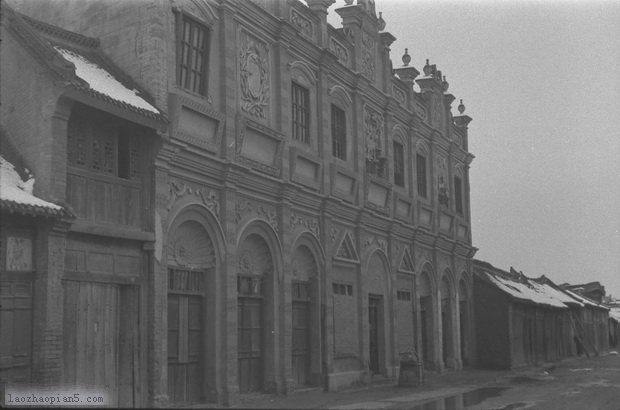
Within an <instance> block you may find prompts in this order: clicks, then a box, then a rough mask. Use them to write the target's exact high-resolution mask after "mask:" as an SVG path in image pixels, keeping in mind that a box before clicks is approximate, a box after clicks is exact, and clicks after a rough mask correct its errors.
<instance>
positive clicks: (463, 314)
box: [459, 279, 469, 365]
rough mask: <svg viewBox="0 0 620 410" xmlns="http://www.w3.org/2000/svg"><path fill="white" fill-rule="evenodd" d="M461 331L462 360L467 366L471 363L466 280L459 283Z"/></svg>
mask: <svg viewBox="0 0 620 410" xmlns="http://www.w3.org/2000/svg"><path fill="white" fill-rule="evenodd" d="M459 330H460V335H461V340H460V342H461V360H462V362H463V364H464V365H465V364H468V363H469V354H468V350H469V344H468V340H469V335H468V332H469V305H468V303H467V285H466V284H465V279H461V282H460V283H459Z"/></svg>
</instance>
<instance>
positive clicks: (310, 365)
mask: <svg viewBox="0 0 620 410" xmlns="http://www.w3.org/2000/svg"><path fill="white" fill-rule="evenodd" d="M317 269H318V268H317V263H316V260H315V257H314V255H313V253H312V251H311V250H310V248H309V247H308V246H306V245H299V246H297V248H296V249H295V251H294V252H293V257H292V261H291V287H292V289H291V299H292V320H291V327H292V329H291V338H292V340H291V350H292V351H291V360H292V362H291V363H292V376H293V383H294V384H295V386H304V385H312V384H315V383H317V382H318V381H319V380H318V379H319V376H320V372H321V367H320V364H321V359H320V343H321V339H320V312H319V303H318V302H319V301H318V295H319V287H318V270H317Z"/></svg>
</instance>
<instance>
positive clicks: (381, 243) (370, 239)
mask: <svg viewBox="0 0 620 410" xmlns="http://www.w3.org/2000/svg"><path fill="white" fill-rule="evenodd" d="M375 244H376V245H377V248H379V249H381V250H382V251H383V252H387V241H386V240H385V239H382V238H378V237H376V236H374V235H368V236H367V237H366V239H365V240H364V245H363V247H364V250H366V249H368V247H370V246H372V245H375Z"/></svg>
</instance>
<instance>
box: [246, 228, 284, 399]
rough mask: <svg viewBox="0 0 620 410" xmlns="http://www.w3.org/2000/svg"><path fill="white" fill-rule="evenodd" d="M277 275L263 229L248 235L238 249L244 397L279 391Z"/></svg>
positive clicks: (254, 230) (252, 230) (249, 231)
mask: <svg viewBox="0 0 620 410" xmlns="http://www.w3.org/2000/svg"><path fill="white" fill-rule="evenodd" d="M254 228H256V226H255V227H254ZM275 275H276V267H275V263H274V257H273V250H272V247H270V245H269V241H268V239H267V238H266V236H265V235H263V233H261V230H260V229H250V230H248V231H246V233H245V235H244V236H243V237H242V239H241V241H240V244H239V247H238V249H237V361H238V368H237V371H238V372H237V375H238V381H239V391H240V392H241V393H248V392H252V391H273V390H275V389H277V382H276V375H275V372H276V368H275V365H274V360H275V355H276V351H277V346H276V344H277V341H278V339H277V335H278V334H279V332H276V329H277V327H278V318H277V316H276V314H275V312H276V310H277V306H278V301H277V300H276V298H277V295H276V291H275V285H276V284H275V282H276V281H275V280H274V276H275Z"/></svg>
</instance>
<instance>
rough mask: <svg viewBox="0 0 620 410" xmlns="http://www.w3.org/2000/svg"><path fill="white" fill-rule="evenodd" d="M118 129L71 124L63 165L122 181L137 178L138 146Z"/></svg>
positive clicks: (125, 130) (135, 140)
mask: <svg viewBox="0 0 620 410" xmlns="http://www.w3.org/2000/svg"><path fill="white" fill-rule="evenodd" d="M132 134H133V132H131V130H129V129H124V127H122V126H121V125H111V126H107V127H106V126H101V124H98V125H93V124H89V123H87V121H86V120H84V121H80V120H78V121H71V122H70V123H69V127H68V133H67V165H68V166H70V167H74V168H78V169H82V170H85V171H90V172H94V173H98V174H104V175H109V176H113V177H118V178H123V179H138V178H139V145H138V141H137V139H136V138H135V137H134V136H133V135H132Z"/></svg>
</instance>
